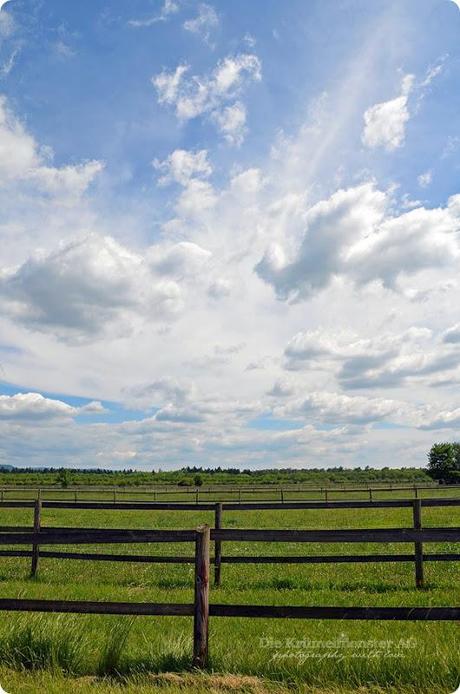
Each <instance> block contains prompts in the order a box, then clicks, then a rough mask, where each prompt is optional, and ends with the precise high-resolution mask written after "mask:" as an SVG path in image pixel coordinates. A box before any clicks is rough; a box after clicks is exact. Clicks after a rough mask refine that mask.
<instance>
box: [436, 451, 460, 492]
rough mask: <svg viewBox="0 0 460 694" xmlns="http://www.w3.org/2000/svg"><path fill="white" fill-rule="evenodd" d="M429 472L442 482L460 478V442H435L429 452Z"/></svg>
mask: <svg viewBox="0 0 460 694" xmlns="http://www.w3.org/2000/svg"><path fill="white" fill-rule="evenodd" d="M428 474H429V475H430V476H431V477H432V478H433V479H435V480H439V481H440V482H447V483H451V482H455V481H458V480H460V444H459V443H434V444H433V445H432V446H431V449H430V452H429V453H428Z"/></svg>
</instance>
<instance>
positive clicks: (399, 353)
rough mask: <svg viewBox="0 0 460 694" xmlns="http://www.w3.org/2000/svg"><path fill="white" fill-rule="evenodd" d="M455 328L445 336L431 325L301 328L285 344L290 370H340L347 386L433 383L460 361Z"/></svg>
mask: <svg viewBox="0 0 460 694" xmlns="http://www.w3.org/2000/svg"><path fill="white" fill-rule="evenodd" d="M455 335H456V333H455V327H454V328H453V329H452V331H447V332H446V333H444V336H439V335H434V334H433V332H432V331H431V330H429V329H428V328H409V329H408V330H406V331H404V332H403V333H401V334H383V335H379V336H376V337H371V338H361V337H359V336H358V335H356V334H352V333H349V332H348V333H347V332H341V333H334V332H327V331H324V330H312V331H306V332H304V333H298V334H297V335H295V336H294V337H293V338H292V340H290V342H289V343H288V345H287V347H286V349H285V352H284V353H285V358H286V362H285V367H286V368H287V369H288V370H297V371H301V370H306V369H321V370H327V371H328V372H333V373H335V374H336V377H337V380H338V382H339V383H340V385H341V386H342V388H344V389H348V390H349V389H356V388H360V389H364V388H390V387H398V386H401V385H403V384H404V383H405V382H407V381H411V382H414V381H416V380H418V381H425V382H426V383H427V384H428V385H429V384H430V378H429V377H431V376H433V375H434V374H442V373H444V374H446V373H449V372H452V371H453V370H455V369H456V368H457V367H458V366H460V349H458V348H455V347H452V346H451V345H446V344H445V343H446V342H449V338H451V341H452V342H455ZM459 341H460V340H459Z"/></svg>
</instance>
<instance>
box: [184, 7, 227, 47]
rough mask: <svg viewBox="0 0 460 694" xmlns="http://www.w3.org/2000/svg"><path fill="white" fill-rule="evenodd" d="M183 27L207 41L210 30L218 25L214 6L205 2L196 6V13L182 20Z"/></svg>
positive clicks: (209, 37) (209, 36)
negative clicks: (192, 16)
mask: <svg viewBox="0 0 460 694" xmlns="http://www.w3.org/2000/svg"><path fill="white" fill-rule="evenodd" d="M183 26H184V29H185V30H186V31H190V32H192V33H193V34H197V35H198V36H200V37H201V38H202V39H203V41H205V42H206V43H209V41H210V39H211V35H212V32H213V31H214V30H215V29H216V28H217V27H218V26H219V17H218V16H217V12H216V11H215V9H214V7H212V6H211V5H208V4H207V3H201V4H200V5H199V6H198V15H197V16H196V17H195V18H194V19H188V20H187V21H186V22H184V25H183Z"/></svg>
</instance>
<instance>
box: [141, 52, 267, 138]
mask: <svg viewBox="0 0 460 694" xmlns="http://www.w3.org/2000/svg"><path fill="white" fill-rule="evenodd" d="M189 70H190V66H189V65H186V64H182V65H178V67H177V68H176V69H175V70H173V71H172V72H168V71H166V70H164V71H163V72H161V73H160V74H158V75H155V76H154V77H152V84H153V85H154V87H155V89H156V91H157V95H158V102H159V103H160V104H165V105H169V106H172V107H173V108H174V109H175V112H176V116H177V118H178V119H179V120H180V121H188V120H191V119H193V118H197V117H198V116H203V115H209V116H210V118H211V121H213V122H214V123H215V124H216V125H217V127H218V129H219V130H220V131H221V132H222V133H223V135H224V136H225V137H226V138H227V140H228V141H230V142H232V143H235V144H238V143H239V142H241V139H242V137H243V136H244V124H245V121H246V114H245V109H244V106H243V105H242V104H241V102H240V101H238V100H237V97H238V95H240V94H241V92H242V90H243V89H244V87H246V86H248V85H249V84H251V83H252V82H256V81H259V80H260V79H261V63H260V60H259V58H258V57H257V56H256V55H253V54H250V53H240V54H238V55H235V56H227V57H226V58H224V59H223V60H221V61H220V62H219V63H218V64H217V66H216V67H215V69H214V70H213V72H212V73H211V74H210V75H204V76H201V77H200V76H196V75H193V76H191V77H189V78H188V79H186V78H185V77H186V74H187V73H188V72H189ZM229 102H231V103H229Z"/></svg>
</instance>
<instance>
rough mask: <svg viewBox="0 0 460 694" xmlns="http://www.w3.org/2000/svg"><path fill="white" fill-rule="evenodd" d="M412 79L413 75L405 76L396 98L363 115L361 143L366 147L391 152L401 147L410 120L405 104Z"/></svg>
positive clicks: (377, 105)
mask: <svg viewBox="0 0 460 694" xmlns="http://www.w3.org/2000/svg"><path fill="white" fill-rule="evenodd" d="M414 79H415V78H414V75H405V76H404V77H403V80H402V83H401V94H400V95H399V96H398V97H396V98H395V99H391V100H390V101H383V102H382V103H379V104H375V106H371V107H370V108H368V109H367V111H366V112H365V113H364V131H363V135H362V141H363V144H365V145H366V146H367V147H371V148H374V147H384V148H385V149H387V150H388V151H392V150H395V149H397V148H398V147H401V146H402V144H403V143H404V138H405V129H406V123H407V121H408V120H409V118H410V114H409V109H408V105H407V104H408V99H409V95H410V93H411V91H412V88H413V85H414Z"/></svg>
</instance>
